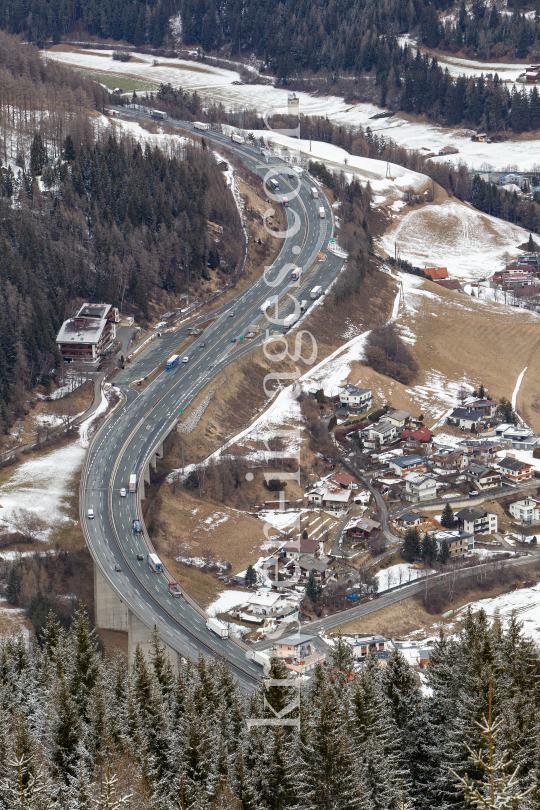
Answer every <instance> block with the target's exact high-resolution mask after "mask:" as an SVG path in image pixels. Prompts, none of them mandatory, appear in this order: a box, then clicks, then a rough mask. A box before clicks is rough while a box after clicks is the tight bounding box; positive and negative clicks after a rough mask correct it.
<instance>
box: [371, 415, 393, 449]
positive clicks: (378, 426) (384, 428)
mask: <svg viewBox="0 0 540 810" xmlns="http://www.w3.org/2000/svg"><path fill="white" fill-rule="evenodd" d="M396 435H397V428H396V426H395V425H393V424H392V423H391V422H387V421H386V420H384V419H380V420H379V421H378V422H373V424H372V425H369V426H368V427H367V428H365V429H364V430H363V431H362V436H365V437H366V438H368V439H374V440H375V441H378V442H380V444H386V442H391V441H392V439H395V438H396Z"/></svg>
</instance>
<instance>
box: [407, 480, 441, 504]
mask: <svg viewBox="0 0 540 810" xmlns="http://www.w3.org/2000/svg"><path fill="white" fill-rule="evenodd" d="M405 495H406V497H407V498H408V499H409V500H410V501H414V502H415V503H417V502H418V501H429V500H431V499H432V498H436V497H437V484H436V482H435V479H434V478H432V477H431V476H430V475H424V474H423V473H409V474H408V475H406V476H405Z"/></svg>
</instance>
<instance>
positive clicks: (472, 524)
mask: <svg viewBox="0 0 540 810" xmlns="http://www.w3.org/2000/svg"><path fill="white" fill-rule="evenodd" d="M456 517H457V519H458V524H459V528H460V529H461V531H463V532H465V533H466V534H496V532H497V515H496V513H495V512H490V511H489V509H482V507H476V506H472V507H466V508H465V509H461V510H460V511H459V512H458V513H457V514H456Z"/></svg>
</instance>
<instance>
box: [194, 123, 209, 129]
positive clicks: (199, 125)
mask: <svg viewBox="0 0 540 810" xmlns="http://www.w3.org/2000/svg"><path fill="white" fill-rule="evenodd" d="M193 126H194V128H195V129H203V130H204V131H206V130H208V129H210V124H204V123H203V122H202V121H195V123H194V124H193Z"/></svg>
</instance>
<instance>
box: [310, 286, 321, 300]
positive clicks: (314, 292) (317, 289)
mask: <svg viewBox="0 0 540 810" xmlns="http://www.w3.org/2000/svg"><path fill="white" fill-rule="evenodd" d="M321 295H322V287H313V289H312V290H311V292H310V294H309V297H310V298H311V300H312V301H314V300H315V299H316V298H319V297H320V296H321Z"/></svg>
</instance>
